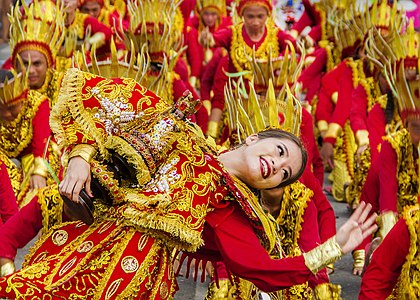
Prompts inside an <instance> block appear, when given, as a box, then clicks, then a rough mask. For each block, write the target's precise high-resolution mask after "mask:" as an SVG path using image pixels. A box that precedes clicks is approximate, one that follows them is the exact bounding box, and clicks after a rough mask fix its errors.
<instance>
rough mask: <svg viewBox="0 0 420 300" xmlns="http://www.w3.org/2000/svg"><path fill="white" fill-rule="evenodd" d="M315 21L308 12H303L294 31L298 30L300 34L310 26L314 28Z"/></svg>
mask: <svg viewBox="0 0 420 300" xmlns="http://www.w3.org/2000/svg"><path fill="white" fill-rule="evenodd" d="M312 24H313V20H311V18H310V17H309V15H308V13H307V11H306V10H304V11H303V14H302V15H301V16H300V18H299V20H298V21H297V22H295V23H294V24H293V26H292V30H296V31H297V32H298V33H299V34H300V33H301V32H302V31H303V29H305V28H306V27H308V26H312Z"/></svg>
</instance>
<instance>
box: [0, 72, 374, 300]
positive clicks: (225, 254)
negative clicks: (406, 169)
mask: <svg viewBox="0 0 420 300" xmlns="http://www.w3.org/2000/svg"><path fill="white" fill-rule="evenodd" d="M81 95H82V97H80V96H81ZM197 107H198V106H197V103H196V102H193V101H191V100H190V98H189V97H188V96H186V97H185V98H184V99H180V100H179V101H178V102H177V103H176V104H175V105H174V106H172V107H170V106H168V105H167V104H166V102H164V101H163V100H162V99H161V98H160V97H158V96H156V95H155V94H153V93H151V92H150V91H149V90H147V89H146V88H144V87H142V86H140V85H139V84H138V83H136V82H135V81H134V80H132V79H126V78H121V79H120V78H118V79H106V78H102V77H100V76H95V75H93V74H90V73H84V72H81V71H79V70H75V69H71V70H69V71H68V72H67V74H66V76H65V77H64V80H63V87H62V89H61V94H60V97H59V102H58V103H57V105H56V106H55V107H54V109H53V112H52V119H51V124H52V125H53V128H54V129H53V130H54V131H55V134H56V137H57V139H58V140H59V144H60V146H61V147H63V148H66V149H68V152H66V154H65V155H66V158H67V159H68V165H67V169H66V175H65V177H64V180H63V181H62V182H61V184H60V186H59V188H58V189H59V190H60V193H61V194H62V195H64V196H66V197H67V198H69V199H72V200H73V201H75V202H76V203H78V199H79V193H80V192H81V190H82V188H83V187H84V189H85V191H86V193H87V194H88V195H91V196H94V195H93V194H92V191H91V188H90V183H91V182H92V181H93V180H96V181H97V182H99V183H100V185H101V186H102V187H103V189H104V190H105V191H108V194H109V196H110V198H111V203H104V202H103V201H101V199H98V198H96V199H94V211H95V212H94V214H95V215H94V218H95V220H94V222H93V223H92V224H91V225H89V226H88V225H86V224H83V223H82V222H80V221H75V222H67V223H64V224H62V225H59V226H56V227H55V228H54V229H53V230H51V231H49V232H48V233H47V234H46V235H45V236H44V237H43V238H42V240H41V241H40V242H39V243H38V244H37V246H36V247H35V248H34V249H33V251H32V252H31V254H30V255H29V256H28V257H27V260H26V263H25V266H24V268H23V269H22V270H21V271H19V272H16V273H13V274H11V275H8V276H6V277H3V278H2V279H0V297H9V298H15V297H16V296H17V295H18V294H19V295H20V296H22V297H26V296H31V297H35V298H39V299H47V298H48V299H51V298H66V299H68V298H76V297H86V295H92V297H93V296H94V297H95V299H111V298H121V299H123V298H142V299H171V298H172V297H173V295H174V293H175V291H176V287H177V285H176V282H175V276H174V271H173V269H172V263H171V259H172V253H173V250H174V249H178V250H182V251H184V252H185V253H186V255H188V256H189V257H190V258H196V259H202V260H203V261H212V262H217V261H221V260H223V261H224V262H225V264H226V266H227V268H229V269H230V270H231V272H232V273H233V274H236V275H238V276H240V277H242V278H245V279H248V280H250V281H251V282H253V283H254V284H255V285H256V286H257V287H259V288H260V289H262V290H264V291H273V290H279V289H282V288H285V287H288V286H291V285H295V284H297V283H302V282H305V281H307V280H308V278H309V277H310V276H311V274H315V273H317V271H318V270H320V268H323V267H324V266H325V265H326V264H327V263H329V262H331V261H333V260H336V259H338V258H339V257H341V255H342V254H343V253H346V252H349V251H351V250H352V249H353V248H354V247H355V246H356V245H357V244H358V243H360V242H361V241H362V239H363V238H364V237H365V236H366V235H368V234H371V232H372V231H373V230H374V229H375V227H374V226H372V223H373V221H374V219H375V216H373V217H371V218H369V219H367V215H368V212H369V210H370V207H367V206H365V205H364V204H362V205H361V206H360V207H359V208H358V209H357V210H356V212H355V214H354V215H353V216H352V218H350V221H349V222H347V223H346V224H345V225H344V226H343V227H342V228H341V230H339V232H338V234H337V236H336V237H333V238H331V239H329V240H328V241H327V242H325V243H324V244H322V245H320V246H319V247H317V248H315V249H313V250H311V251H309V252H307V253H305V255H303V256H297V257H293V258H286V259H280V257H281V249H280V248H279V243H278V238H277V233H276V223H275V221H274V220H273V219H272V218H271V217H270V216H268V215H267V214H266V213H265V212H264V210H263V209H262V207H261V205H260V203H259V200H258V195H259V191H258V189H261V188H271V187H275V186H278V185H279V184H281V183H283V184H284V182H285V180H288V179H289V180H292V179H291V177H293V176H298V174H299V172H300V171H299V170H300V169H302V168H303V167H302V165H303V160H304V156H305V154H303V153H304V151H297V150H299V149H301V147H299V145H298V144H296V143H295V142H294V141H291V139H290V137H288V136H285V137H281V138H279V137H271V133H270V132H271V131H267V132H266V133H262V136H259V135H256V136H252V137H250V138H249V139H247V141H245V143H244V144H243V145H242V146H241V147H238V148H235V149H233V150H231V151H227V152H224V153H222V154H220V155H219V154H218V153H217V152H216V150H215V147H214V142H213V143H212V142H211V140H206V139H205V137H204V136H203V134H202V133H201V131H200V130H199V129H197V127H196V126H195V125H194V124H192V123H191V122H189V121H188V120H187V119H185V118H184V117H183V116H187V115H191V114H193V113H194V112H195V110H196V109H197ZM275 131H278V129H277V130H275ZM273 132H274V131H273ZM260 134H261V133H260ZM264 134H267V135H268V137H266V136H264ZM297 148H299V149H297ZM112 153H118V154H119V155H120V156H121V157H124V158H125V159H126V161H127V163H128V165H130V166H131V169H132V170H133V175H134V176H125V174H124V173H122V172H118V171H117V172H116V173H114V172H113V171H112V169H111V168H110V166H112V165H115V162H111V157H115V156H113V155H112ZM262 161H265V162H264V163H262ZM285 171H288V172H291V173H289V175H288V176H289V177H288V179H286V178H285V174H286V173H285ZM237 176H241V177H242V178H243V179H242V180H241V178H238V177H237ZM264 177H265V178H264ZM255 179H257V181H255V182H254V180H255ZM58 189H57V186H55V187H54V186H53V187H51V188H48V189H45V190H44V192H43V193H39V194H38V197H37V198H35V200H34V201H42V199H44V200H45V201H46V202H48V199H49V198H54V197H58ZM40 199H41V200H40ZM31 207H33V206H31ZM23 213H25V211H24V212H22V211H21V212H20V213H19V214H23ZM10 222H11V223H10V224H16V223H15V222H14V220H12V221H10ZM8 223H9V222H8ZM7 225H8V224H6V225H5V226H7ZM2 230H4V227H2ZM0 231H1V230H0ZM232 233H234V234H232ZM0 236H1V234H0ZM2 242H3V241H2ZM2 245H3V244H2ZM4 247H8V246H7V245H4ZM272 257H275V258H277V259H273V258H272ZM34 270H36V271H35V272H36V274H35V273H34ZM80 283H83V284H80Z"/></svg>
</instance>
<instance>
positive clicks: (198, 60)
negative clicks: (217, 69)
mask: <svg viewBox="0 0 420 300" xmlns="http://www.w3.org/2000/svg"><path fill="white" fill-rule="evenodd" d="M208 10H210V11H213V12H215V13H216V14H217V16H218V20H217V21H216V24H215V25H214V26H212V27H208V26H206V25H205V24H204V23H203V20H202V14H203V13H204V11H208ZM229 25H231V21H230V19H229V18H228V17H227V16H226V2H225V1H218V0H216V1H214V0H210V1H206V0H201V1H198V2H197V4H196V9H195V14H194V16H191V17H190V18H189V19H188V24H187V29H186V36H185V44H186V45H187V46H188V48H187V50H186V54H187V59H188V63H189V65H190V76H193V77H196V78H197V79H200V78H201V75H202V74H203V72H204V68H205V67H206V65H207V63H208V62H209V61H210V60H211V58H212V57H213V54H214V51H215V50H216V49H217V48H215V47H208V48H204V47H203V46H202V45H200V43H199V42H198V37H199V35H200V33H201V32H202V31H203V30H204V29H205V28H208V30H209V31H210V32H211V33H214V32H215V31H216V30H218V29H221V28H225V27H227V26H229ZM213 74H214V73H213ZM206 99H207V100H209V99H210V98H206Z"/></svg>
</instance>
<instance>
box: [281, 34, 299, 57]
mask: <svg viewBox="0 0 420 300" xmlns="http://www.w3.org/2000/svg"><path fill="white" fill-rule="evenodd" d="M277 39H278V41H279V52H280V53H282V52H284V50H286V47H287V46H288V44H287V41H289V42H291V43H292V45H293V47H294V48H295V49H296V51H298V48H297V47H296V40H295V39H294V38H293V37H292V36H291V35H290V34H288V33H286V32H285V31H283V30H279V31H278V32H277Z"/></svg>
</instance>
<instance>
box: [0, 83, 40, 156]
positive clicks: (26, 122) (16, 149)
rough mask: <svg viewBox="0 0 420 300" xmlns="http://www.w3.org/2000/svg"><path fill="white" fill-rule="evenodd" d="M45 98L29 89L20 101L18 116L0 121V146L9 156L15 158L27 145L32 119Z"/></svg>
mask: <svg viewBox="0 0 420 300" xmlns="http://www.w3.org/2000/svg"><path fill="white" fill-rule="evenodd" d="M45 100H47V98H46V97H45V96H43V95H41V94H40V93H38V92H36V91H33V90H30V91H29V92H28V94H27V96H26V99H24V100H23V101H22V108H21V110H20V113H19V114H18V116H17V117H16V118H15V119H14V120H13V121H11V122H7V121H3V120H2V121H0V145H1V146H0V147H1V150H2V151H3V152H4V153H5V154H6V155H7V156H8V157H9V158H15V157H17V156H19V154H20V153H21V152H22V151H23V150H24V149H25V148H26V147H28V146H29V144H30V143H31V141H32V137H33V127H32V120H33V119H34V117H35V115H36V113H37V111H38V108H39V106H40V105H41V103H42V102H44V101H45Z"/></svg>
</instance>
